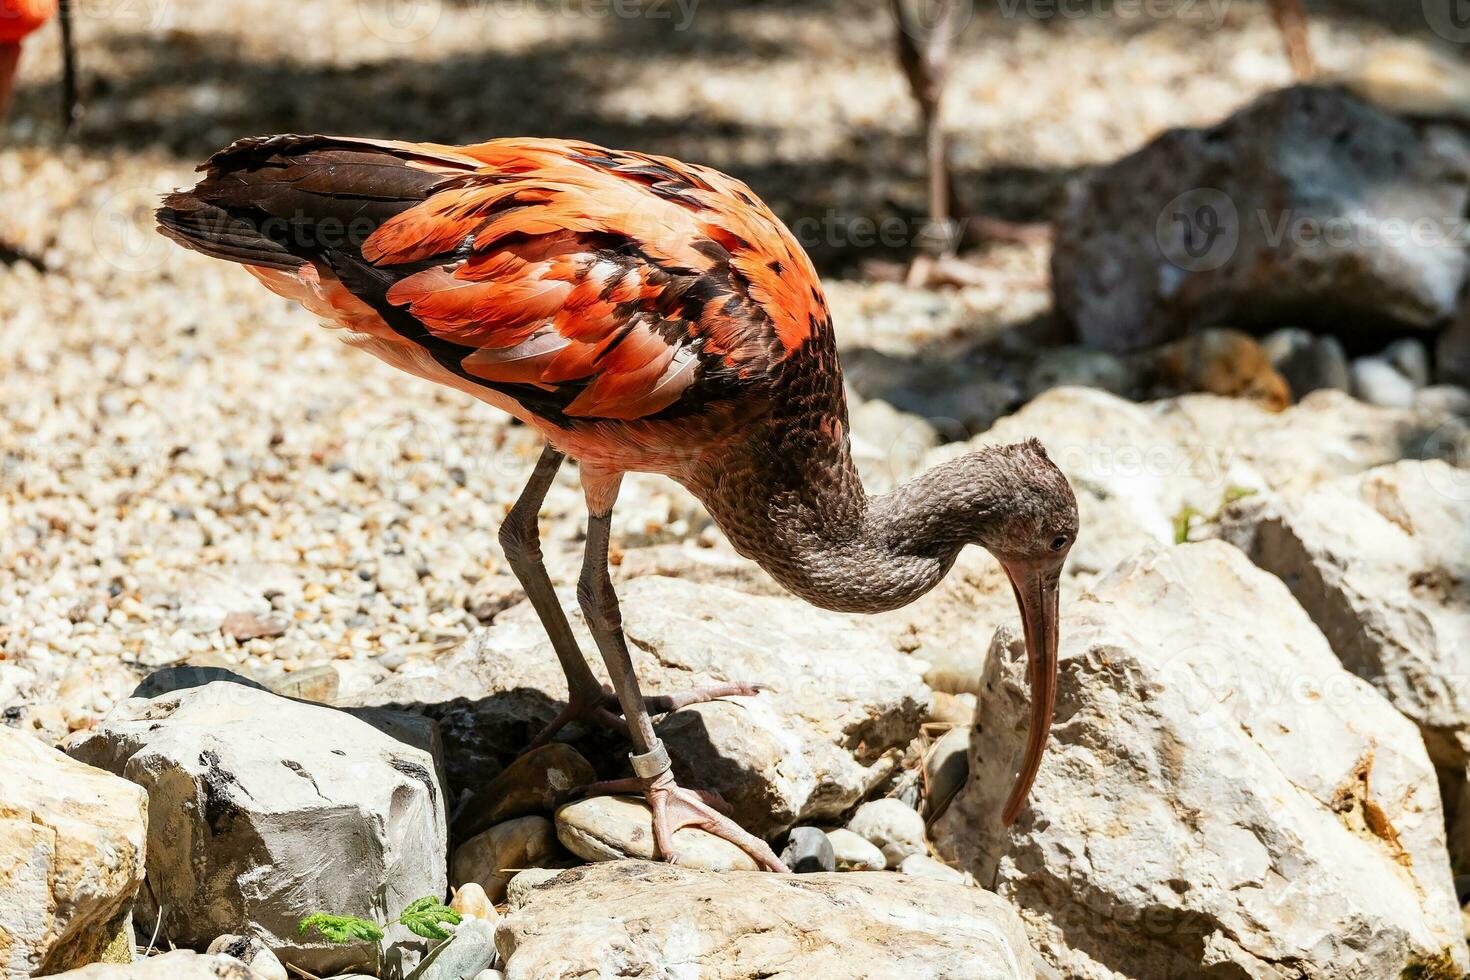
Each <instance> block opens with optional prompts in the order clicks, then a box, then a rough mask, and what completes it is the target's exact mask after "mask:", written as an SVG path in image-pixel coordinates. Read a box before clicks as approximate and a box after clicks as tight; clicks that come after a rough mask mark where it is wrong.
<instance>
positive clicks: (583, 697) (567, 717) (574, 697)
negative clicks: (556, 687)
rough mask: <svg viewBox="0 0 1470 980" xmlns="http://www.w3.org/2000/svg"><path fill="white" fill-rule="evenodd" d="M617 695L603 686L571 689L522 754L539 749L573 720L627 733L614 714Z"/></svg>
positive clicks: (615, 713) (622, 723)
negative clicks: (562, 704) (564, 703)
mask: <svg viewBox="0 0 1470 980" xmlns="http://www.w3.org/2000/svg"><path fill="white" fill-rule="evenodd" d="M617 703H618V699H617V695H615V694H613V692H612V689H611V688H608V687H606V686H604V687H600V688H593V687H591V686H590V685H589V687H587V688H586V689H579V688H575V687H574V688H572V692H571V696H570V697H568V698H567V704H566V707H565V708H562V709H561V710H560V711H558V712H557V713H556V717H555V718H553V719H551V721H549V722H547V724H546V727H545V728H543V729H541V733H540V734H539V735H537V736H536V737H535V738H534V739H532V740H531V744H530V746H529V747H527V749H526V751H527V752H529V751H531V749H539V748H540V747H541V746H543V745H545V744H546V743H548V742H550V741H551V740H552V739H553V738H555V737H556V736H557V733H559V732H560V731H561V730H562V729H563V728H565V727H566V726H567V725H569V724H571V723H572V722H574V721H580V722H588V723H596V724H599V725H602V726H604V727H606V728H611V729H613V730H614V731H617V732H621V733H622V734H624V735H626V734H628V723H627V722H626V721H624V720H623V719H622V717H621V716H620V715H618V714H617V711H618V710H620V709H617V707H616V706H617Z"/></svg>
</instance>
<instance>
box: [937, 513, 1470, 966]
mask: <svg viewBox="0 0 1470 980" xmlns="http://www.w3.org/2000/svg"><path fill="white" fill-rule="evenodd" d="M1061 636H1062V646H1061V652H1060V668H1061V670H1060V677H1061V681H1060V690H1059V694H1058V703H1057V722H1056V727H1055V728H1054V729H1053V732H1052V738H1051V742H1050V744H1049V746H1048V752H1047V756H1046V759H1045V761H1044V763H1043V765H1042V767H1041V773H1040V775H1039V777H1038V779H1037V782H1036V785H1035V788H1034V789H1033V790H1032V792H1031V796H1030V800H1029V804H1028V806H1027V807H1026V809H1024V810H1023V811H1022V814H1021V816H1020V819H1019V820H1018V821H1017V822H1016V823H1015V824H1014V825H1013V826H1012V827H1011V828H1009V829H1006V828H1004V827H1002V826H1001V823H1000V811H1001V807H1002V805H1003V803H1004V800H1005V797H1006V794H1007V792H1008V791H1009V789H1010V784H1011V779H1012V773H1013V772H1014V768H1015V766H1016V764H1017V762H1018V761H1019V755H1020V752H1021V749H1022V746H1023V743H1024V731H1025V727H1026V719H1027V716H1028V713H1029V707H1030V697H1029V692H1028V690H1027V685H1026V681H1025V672H1024V664H1023V661H1022V658H1021V656H1020V651H1019V646H1020V645H1019V641H1018V640H1016V639H1015V637H1014V635H1013V634H1011V633H1010V632H1009V631H1005V630H1003V631H999V632H998V634H997V647H998V649H997V650H996V651H995V652H994V653H993V654H992V657H991V661H990V670H989V673H988V674H987V678H986V689H985V691H984V693H983V694H982V695H981V697H980V699H979V702H978V704H977V707H976V725H975V729H974V731H975V738H974V742H973V744H972V756H971V770H972V773H973V778H972V779H971V780H970V781H969V783H968V784H967V785H966V787H965V789H964V790H962V791H961V792H960V794H959V796H957V797H956V799H955V801H954V803H953V804H951V806H950V808H949V809H948V811H946V813H945V814H944V816H943V817H941V818H940V820H939V821H938V822H937V823H936V825H935V827H934V828H933V832H934V834H935V840H936V844H937V846H938V847H939V849H940V852H941V854H942V855H943V856H946V857H951V858H956V859H958V860H960V861H961V862H963V863H964V864H966V865H968V866H969V867H970V869H971V870H972V871H973V872H974V874H975V876H976V878H977V879H978V880H979V882H980V883H981V884H982V885H988V886H991V887H994V888H995V889H996V890H997V891H998V892H1000V894H1001V895H1002V896H1004V897H1006V898H1009V899H1010V900H1011V901H1013V902H1014V903H1015V904H1016V905H1017V907H1018V908H1019V909H1020V911H1021V915H1022V918H1023V919H1024V920H1025V921H1026V923H1027V928H1028V931H1029V933H1030V935H1031V937H1032V941H1033V942H1034V943H1035V944H1036V945H1037V948H1038V949H1040V950H1041V951H1042V952H1043V954H1044V955H1045V956H1046V957H1047V958H1048V959H1050V960H1051V961H1052V963H1053V965H1054V966H1056V967H1057V968H1058V969H1059V970H1060V971H1061V972H1062V973H1063V974H1064V975H1065V976H1067V977H1073V978H1078V980H1094V978H1110V980H1111V978H1123V977H1126V978H1130V980H1172V978H1175V977H1184V976H1189V977H1222V978H1223V977H1230V978H1236V977H1260V978H1280V977H1284V976H1291V977H1298V978H1313V980H1315V978H1324V980H1325V978H1343V980H1348V978H1360V977H1396V976H1398V975H1399V971H1400V970H1401V969H1403V967H1404V966H1405V965H1406V963H1407V962H1408V960H1409V958H1410V957H1412V956H1416V955H1433V954H1437V953H1438V952H1439V951H1440V950H1441V949H1444V948H1449V949H1451V950H1452V954H1451V955H1452V956H1453V959H1454V962H1455V963H1456V964H1457V965H1458V966H1459V968H1460V969H1463V968H1464V966H1465V964H1466V962H1467V957H1466V950H1465V946H1464V943H1463V941H1462V938H1461V933H1460V924H1459V916H1458V908H1457V903H1456V900H1455V894H1454V889H1453V886H1452V884H1451V881H1450V869H1449V863H1448V861H1447V858H1446V854H1445V840H1444V828H1443V815H1442V812H1441V809H1440V804H1439V795H1438V793H1437V792H1436V787H1435V778H1434V772H1433V769H1432V767H1431V766H1430V763H1429V760H1428V757H1427V755H1426V753H1425V751H1424V747H1423V743H1422V742H1421V741H1420V739H1419V736H1418V732H1417V730H1416V729H1415V728H1414V726H1413V725H1412V724H1411V723H1410V722H1408V721H1407V719H1405V718H1404V717H1403V716H1401V715H1399V714H1398V713H1397V712H1396V711H1394V710H1393V708H1392V707H1391V706H1390V705H1389V704H1388V703H1387V702H1386V701H1385V700H1384V699H1383V698H1382V697H1381V696H1380V695H1379V694H1378V693H1377V692H1376V691H1374V690H1373V688H1372V687H1371V686H1370V685H1368V684H1367V683H1366V682H1365V681H1362V680H1360V679H1359V678H1357V677H1354V676H1353V675H1351V674H1349V673H1348V672H1347V671H1345V670H1343V669H1342V667H1341V665H1340V664H1339V663H1338V662H1337V659H1336V657H1334V656H1333V653H1332V651H1331V649H1330V648H1329V647H1328V645H1327V643H1326V641H1325V640H1324V639H1323V637H1322V634H1321V632H1320V631H1319V630H1318V629H1317V628H1316V627H1315V626H1314V625H1313V624H1312V622H1311V621H1310V620H1309V619H1308V618H1307V616H1306V614H1305V613H1303V612H1302V610H1301V608H1300V607H1299V606H1298V605H1297V604H1296V603H1295V602H1294V601H1293V599H1292V597H1291V595H1290V593H1289V592H1288V591H1287V590H1286V587H1285V586H1284V585H1282V584H1281V582H1280V581H1279V580H1278V579H1276V578H1275V577H1273V576H1271V575H1269V574H1266V573H1264V572H1262V571H1261V570H1260V569H1257V568H1255V567H1253V566H1252V565H1251V564H1250V562H1249V560H1248V559H1247V558H1246V557H1245V556H1244V555H1242V554H1241V553H1240V552H1239V551H1237V550H1236V549H1235V548H1233V547H1231V546H1230V545H1228V544H1225V543H1223V542H1214V541H1212V542H1205V543H1201V544H1194V545H1183V546H1180V547H1177V548H1173V549H1169V550H1167V551H1165V550H1159V551H1156V552H1152V553H1145V554H1143V555H1141V556H1139V557H1137V558H1135V559H1133V560H1131V561H1128V562H1125V563H1123V564H1122V565H1121V566H1119V567H1118V568H1117V569H1115V570H1114V571H1112V572H1111V573H1110V574H1109V575H1108V576H1106V577H1105V578H1104V579H1103V580H1102V581H1100V582H1098V583H1095V584H1094V586H1093V589H1092V592H1091V594H1089V595H1087V596H1085V597H1083V598H1082V599H1081V600H1080V601H1078V602H1077V603H1075V604H1074V605H1073V606H1072V607H1071V608H1070V609H1069V610H1067V612H1066V613H1065V615H1064V619H1063V623H1062V629H1061Z"/></svg>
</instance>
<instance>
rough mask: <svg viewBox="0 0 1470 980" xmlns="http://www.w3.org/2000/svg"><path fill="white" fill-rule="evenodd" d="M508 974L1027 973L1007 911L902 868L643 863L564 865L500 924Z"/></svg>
mask: <svg viewBox="0 0 1470 980" xmlns="http://www.w3.org/2000/svg"><path fill="white" fill-rule="evenodd" d="M496 940H497V943H498V945H499V947H500V954H501V956H502V957H503V958H504V960H505V967H504V971H505V976H506V980H541V978H544V977H597V976H615V975H621V976H646V977H675V976H690V977H693V976H701V977H757V976H768V977H775V976H782V977H807V978H811V980H827V978H833V980H836V978H848V977H861V976H873V975H876V973H881V975H883V976H891V977H904V978H909V977H913V978H920V980H922V978H928V980H939V978H948V977H964V978H966V980H1032V978H1033V977H1034V976H1035V973H1034V970H1033V968H1032V965H1031V955H1032V954H1031V950H1030V948H1029V947H1028V945H1027V943H1026V936H1025V932H1024V930H1023V929H1022V927H1021V923H1020V921H1019V920H1018V919H1017V917H1016V914H1015V912H1014V910H1012V909H1011V908H1010V907H1009V906H1008V905H1007V904H1006V903H1005V902H1004V901H1002V900H1001V899H1000V898H998V897H996V896H995V895H993V894H991V893H989V892H986V891H982V890H980V889H978V888H968V887H965V886H963V885H951V884H946V883H943V882H936V881H930V880H926V879H921V878H910V877H907V876H904V875H889V874H883V875H844V874H833V873H821V874H809V875H773V874H764V873H761V874H732V873H715V872H708V871H693V870H690V869H687V868H680V867H670V866H668V865H663V864H652V863H647V862H641V861H618V862H612V863H607V864H594V865H589V866H586V867H581V868H574V869H572V870H569V871H565V872H563V873H562V874H561V875H559V876H558V877H557V878H556V880H555V881H552V882H549V883H547V884H545V885H543V886H541V887H540V888H539V889H537V896H536V900H535V901H534V902H530V903H528V904H526V905H523V906H522V907H521V908H520V909H518V910H516V911H514V912H512V913H511V914H509V915H508V916H506V917H505V918H504V919H502V920H501V925H500V929H499V931H498V932H497V934H496Z"/></svg>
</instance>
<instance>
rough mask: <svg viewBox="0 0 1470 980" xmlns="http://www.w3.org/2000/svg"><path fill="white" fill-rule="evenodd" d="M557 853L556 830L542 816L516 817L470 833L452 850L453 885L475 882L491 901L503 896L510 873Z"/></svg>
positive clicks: (550, 857) (533, 864)
mask: <svg viewBox="0 0 1470 980" xmlns="http://www.w3.org/2000/svg"><path fill="white" fill-rule="evenodd" d="M556 856H557V846H556V831H555V830H554V829H553V827H552V825H551V821H550V820H547V819H546V818H545V817H540V816H531V817H517V818H516V819H514V820H507V821H505V822H504V823H499V824H496V825H495V826H494V827H491V828H490V829H489V830H487V831H485V832H484V833H483V834H479V835H478V836H475V837H472V838H470V839H469V840H467V841H465V842H464V843H463V844H461V845H460V846H459V848H458V850H456V851H455V852H454V862H453V869H452V870H453V874H452V878H453V881H454V884H455V885H456V886H460V887H462V886H464V885H466V884H468V883H470V882H475V883H478V884H479V885H480V887H482V888H483V889H485V894H486V895H488V896H489V897H490V900H491V901H492V902H498V901H500V900H501V899H503V898H504V897H505V886H506V883H507V882H509V881H510V879H511V876H512V875H514V874H515V873H516V872H517V871H520V870H522V869H524V868H529V867H533V866H535V865H538V864H540V863H542V862H544V861H547V860H550V859H554V858H555V857H556Z"/></svg>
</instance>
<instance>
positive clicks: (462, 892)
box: [449, 881, 500, 922]
mask: <svg viewBox="0 0 1470 980" xmlns="http://www.w3.org/2000/svg"><path fill="white" fill-rule="evenodd" d="M449 907H450V908H452V909H454V911H456V912H458V913H459V914H460V915H463V916H474V917H475V918H476V919H484V920H485V921H486V922H494V921H495V920H497V919H499V918H500V913H499V912H496V911H495V903H494V902H492V901H490V896H489V895H486V894H485V889H483V888H481V887H480V886H479V884H477V883H476V882H473V881H468V882H465V883H464V884H463V885H461V886H460V887H459V888H458V889H456V890H455V892H454V900H453V901H451V902H450V903H449Z"/></svg>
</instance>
